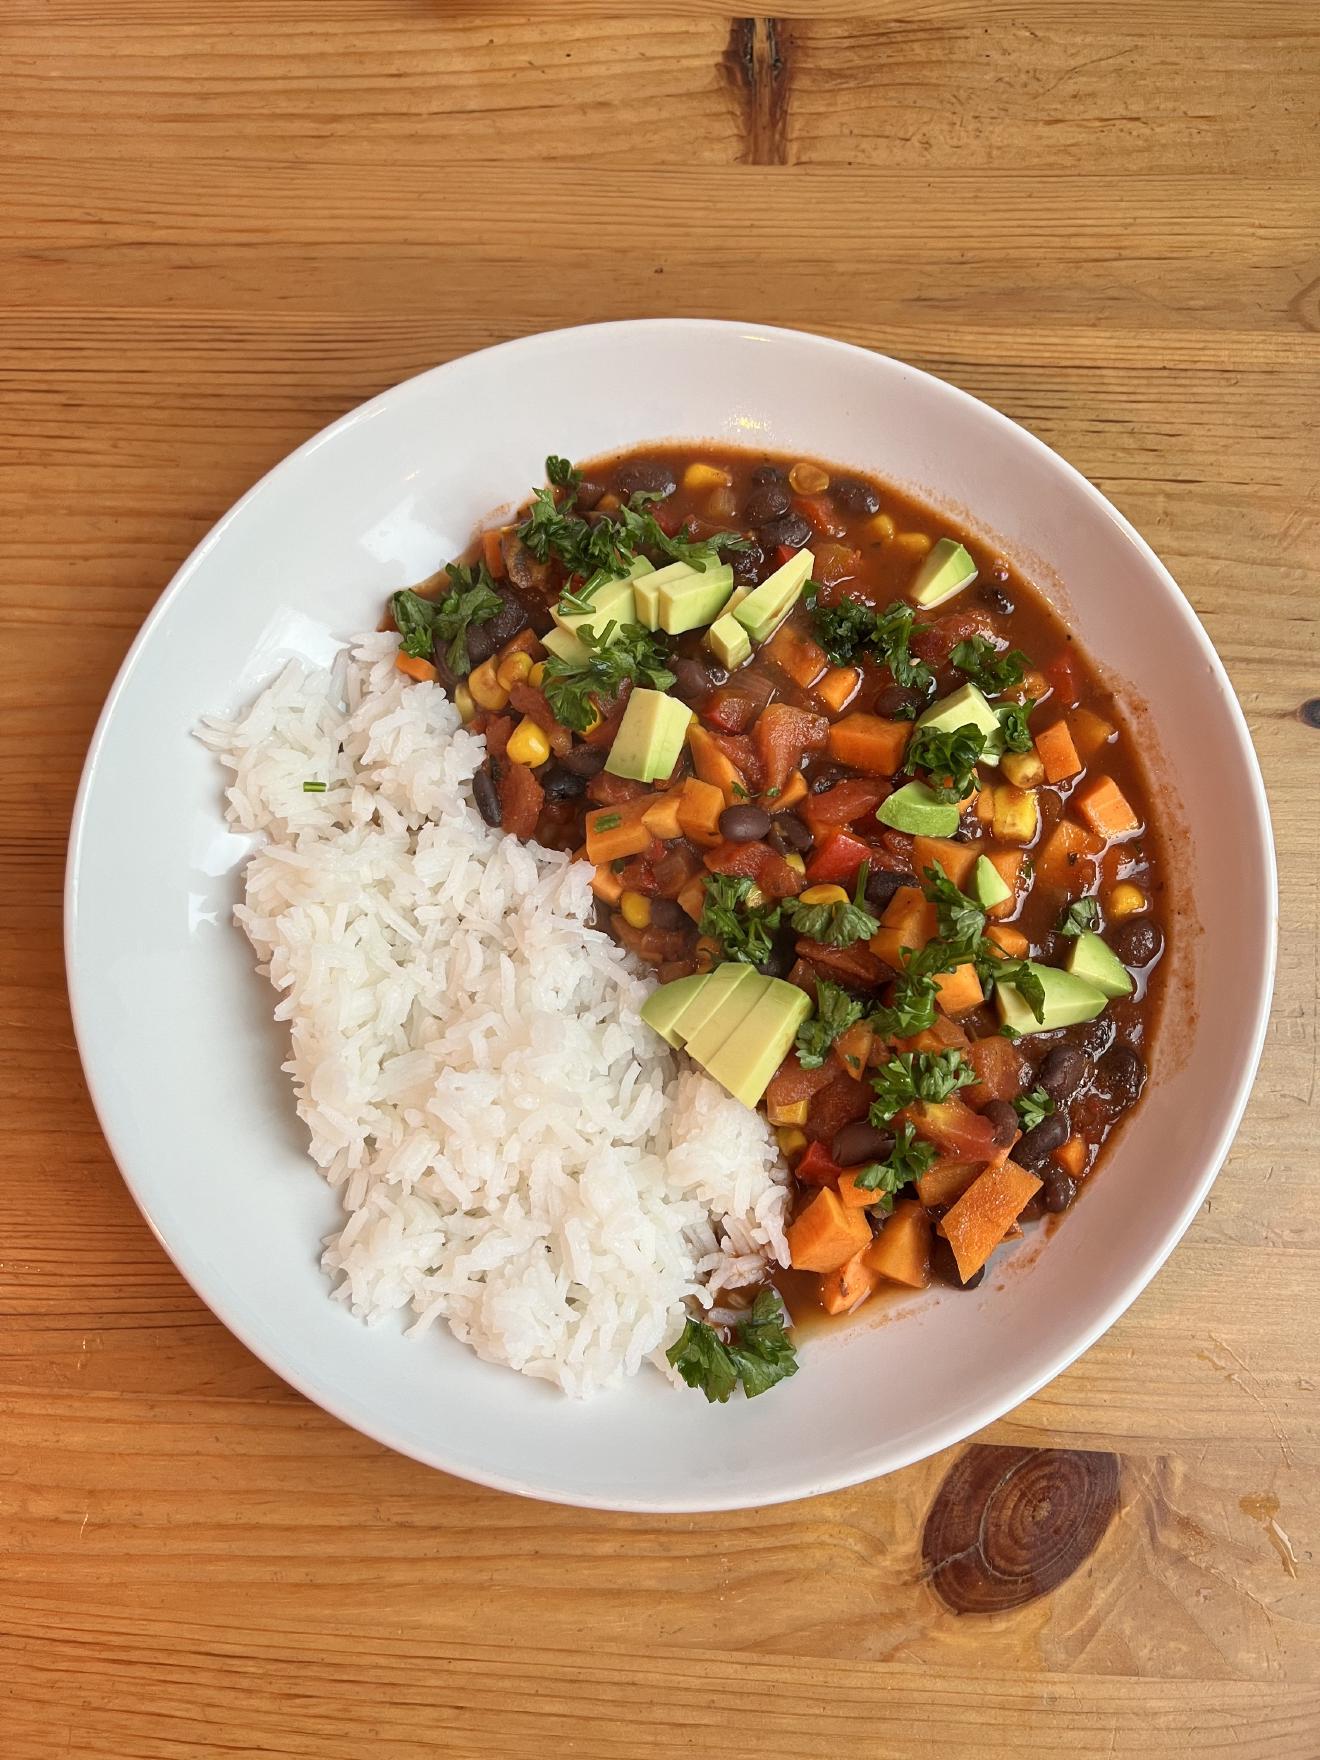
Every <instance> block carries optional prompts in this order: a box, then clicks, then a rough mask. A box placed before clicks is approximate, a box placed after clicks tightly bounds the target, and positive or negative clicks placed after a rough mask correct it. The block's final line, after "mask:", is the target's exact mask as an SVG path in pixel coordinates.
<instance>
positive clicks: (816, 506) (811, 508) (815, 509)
mask: <svg viewBox="0 0 1320 1760" xmlns="http://www.w3.org/2000/svg"><path fill="white" fill-rule="evenodd" d="M793 506H794V507H795V508H796V509H797V511H798V512H799V513H800V514H801V515H802V517H803V519H804V520H806V522H807V524H808V525H809V526H811V527H812V528H813V529H814V530H815V531H818V532H819V533H820V534H821V536H822V537H825V538H841V537H842V536H843V534H844V533H845V532H846V531H847V530H848V528H847V526H846V525H845V524H844V522H843V521H842V520H841V519H840V518H839V515H838V513H837V512H836V511H835V509H834V505H833V503H832V502H830V501H827V500H826V499H825V497H824V496H823V495H798V496H796V497H795V498H794V501H793Z"/></svg>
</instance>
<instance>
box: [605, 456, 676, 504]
mask: <svg viewBox="0 0 1320 1760" xmlns="http://www.w3.org/2000/svg"><path fill="white" fill-rule="evenodd" d="M614 486H615V488H616V489H617V490H618V492H619V493H620V495H635V494H636V493H637V491H638V490H639V489H645V490H646V491H647V492H648V493H649V494H652V495H672V494H673V493H674V490H675V489H677V487H678V478H677V477H676V476H675V474H674V468H673V466H672V465H668V464H663V463H662V462H661V461H660V460H659V459H658V458H630V459H628V460H627V461H626V462H625V463H623V464H621V465H620V466H619V468H618V470H617V471H615V473H614Z"/></svg>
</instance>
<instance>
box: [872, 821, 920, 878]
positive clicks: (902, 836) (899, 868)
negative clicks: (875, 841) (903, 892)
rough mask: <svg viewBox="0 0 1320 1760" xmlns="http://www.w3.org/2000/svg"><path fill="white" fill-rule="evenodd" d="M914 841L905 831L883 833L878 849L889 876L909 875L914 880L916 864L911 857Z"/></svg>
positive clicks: (914, 859) (912, 856)
mask: <svg viewBox="0 0 1320 1760" xmlns="http://www.w3.org/2000/svg"><path fill="white" fill-rule="evenodd" d="M914 842H915V840H914V839H913V838H912V837H911V836H910V835H909V834H908V833H907V832H906V831H884V832H882V833H881V834H880V849H881V852H882V855H883V857H884V865H885V867H886V868H888V870H889V872H890V873H891V874H911V875H912V877H913V878H914V879H915V878H916V873H917V864H916V858H915V857H914V855H913V848H914Z"/></svg>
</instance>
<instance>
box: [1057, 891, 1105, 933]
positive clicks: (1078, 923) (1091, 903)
mask: <svg viewBox="0 0 1320 1760" xmlns="http://www.w3.org/2000/svg"><path fill="white" fill-rule="evenodd" d="M1099 921H1100V906H1099V905H1098V904H1097V903H1096V901H1095V900H1094V899H1093V898H1077V899H1074V900H1073V902H1072V903H1071V904H1070V905H1069V906H1068V908H1067V910H1066V911H1065V912H1064V913H1063V916H1062V917H1061V918H1060V919H1059V933H1060V935H1067V936H1068V937H1069V938H1070V939H1072V940H1074V941H1075V940H1076V939H1077V937H1078V936H1079V935H1084V934H1085V933H1086V931H1087V930H1088V929H1094V928H1095V926H1096V924H1097V923H1098V922H1099Z"/></svg>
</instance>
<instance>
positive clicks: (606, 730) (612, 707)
mask: <svg viewBox="0 0 1320 1760" xmlns="http://www.w3.org/2000/svg"><path fill="white" fill-rule="evenodd" d="M631 695H632V680H631V679H630V678H625V679H624V681H623V683H622V684H621V685H620V686H619V694H618V696H617V697H615V699H614V701H613V702H612V703H606V704H605V705H604V720H602V721H601V722H600V724H599V725H598V726H596V727H593V728H592V730H591V732H590V733H584V734H583V735H582V738H583V740H584V741H585V742H586V744H587V745H589V746H604V747H605V748H606V749H607V750H608V748H609V747H610V746H612V745H613V744H614V736H615V734H616V733H617V732H618V731H619V723H620V722H621V721H622V720H623V712H624V710H625V709H626V708H627V707H628V698H629V697H630V696H631Z"/></svg>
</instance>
